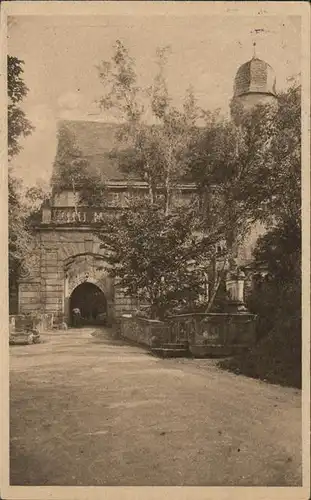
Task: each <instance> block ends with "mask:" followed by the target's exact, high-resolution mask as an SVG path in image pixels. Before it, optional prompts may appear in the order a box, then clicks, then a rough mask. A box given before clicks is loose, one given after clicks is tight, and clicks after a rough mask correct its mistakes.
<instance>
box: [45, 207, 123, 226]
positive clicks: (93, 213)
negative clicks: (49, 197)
mask: <svg viewBox="0 0 311 500" xmlns="http://www.w3.org/2000/svg"><path fill="white" fill-rule="evenodd" d="M48 211H49V212H50V213H48ZM113 212H115V211H111V210H109V209H108V210H107V209H100V208H88V207H79V208H77V209H75V208H74V207H53V208H50V209H49V210H47V209H45V213H44V212H43V213H42V222H43V223H45V224H55V225H68V224H74V225H92V224H99V223H101V222H103V221H104V220H105V219H106V218H107V216H108V217H109V216H112V215H113Z"/></svg>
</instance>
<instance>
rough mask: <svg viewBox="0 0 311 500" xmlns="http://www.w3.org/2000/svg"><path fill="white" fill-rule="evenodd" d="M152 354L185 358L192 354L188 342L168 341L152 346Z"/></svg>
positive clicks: (162, 356)
mask: <svg viewBox="0 0 311 500" xmlns="http://www.w3.org/2000/svg"><path fill="white" fill-rule="evenodd" d="M151 352H152V354H154V355H155V356H159V357H161V358H184V357H188V356H189V355H190V352H189V347H188V342H178V343H173V342H168V343H164V344H162V345H161V346H159V347H152V348H151Z"/></svg>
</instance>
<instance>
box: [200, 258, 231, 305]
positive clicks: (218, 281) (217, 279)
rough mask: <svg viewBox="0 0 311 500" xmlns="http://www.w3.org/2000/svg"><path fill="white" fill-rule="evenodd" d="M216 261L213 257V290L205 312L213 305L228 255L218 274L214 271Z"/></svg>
mask: <svg viewBox="0 0 311 500" xmlns="http://www.w3.org/2000/svg"><path fill="white" fill-rule="evenodd" d="M216 262H217V260H216V258H215V261H214V265H215V278H214V286H213V290H212V293H211V296H210V298H209V301H208V305H207V308H206V310H205V312H206V313H209V312H210V311H211V309H212V307H213V305H214V302H215V298H216V295H217V292H218V290H219V286H220V283H221V281H222V279H223V278H224V276H225V272H226V265H227V263H228V256H227V257H226V258H225V259H224V263H223V266H222V268H221V270H220V272H219V273H218V274H217V272H216Z"/></svg>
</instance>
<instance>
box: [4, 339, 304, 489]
mask: <svg viewBox="0 0 311 500" xmlns="http://www.w3.org/2000/svg"><path fill="white" fill-rule="evenodd" d="M44 340H45V342H44V343H43V344H38V345H33V346H19V347H18V346H14V347H12V348H11V351H10V352H11V361H10V362H11V377H10V384H11V484H12V485H60V486H62V485H80V486H82V485H83V486H89V485H94V486H103V485H129V486H131V485H134V486H142V485H151V486H160V485H163V486H177V485H187V486H190V485H191V486H195V485H198V486H218V485H222V486H230V485H234V486H242V485H257V486H259V485H260V486H285V485H297V486H299V485H300V484H301V467H300V458H301V457H300V450H301V442H300V425H301V424H300V422H301V420H300V415H301V409H300V404H301V401H300V396H301V394H300V391H297V390H295V389H289V388H284V387H278V386H273V385H269V384H265V383H263V382H259V381H256V380H252V379H248V378H246V377H242V376H236V375H233V374H231V373H227V372H222V371H221V370H219V369H218V368H217V367H216V366H215V363H214V362H213V361H210V360H190V359H182V360H174V359H173V360H161V359H157V358H155V357H153V356H151V355H149V354H148V353H147V352H146V351H144V350H143V349H140V348H139V347H132V346H128V345H125V344H123V343H122V342H118V341H112V340H110V339H109V334H108V333H107V337H106V339H101V340H99V339H96V338H94V337H92V336H91V330H90V329H81V330H69V331H68V332H61V333H59V332H55V333H53V334H51V335H47V336H45V338H44Z"/></svg>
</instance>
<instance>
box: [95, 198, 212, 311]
mask: <svg viewBox="0 0 311 500" xmlns="http://www.w3.org/2000/svg"><path fill="white" fill-rule="evenodd" d="M195 223H196V215H195V213H194V212H193V210H192V209H189V208H188V209H180V211H175V212H174V213H170V214H166V213H165V211H164V210H163V206H161V205H156V204H155V203H152V204H151V203H150V201H148V202H147V203H146V202H143V203H141V202H140V203H139V202H138V203H137V204H136V206H135V207H134V206H132V207H131V209H129V210H125V211H123V212H122V213H121V214H120V215H119V217H118V218H114V219H111V218H110V219H108V220H107V221H105V232H101V234H100V238H101V240H102V242H103V243H102V247H104V248H105V249H106V251H107V261H108V263H109V265H110V266H111V268H110V273H111V275H112V276H114V277H116V278H117V279H118V284H119V286H120V287H121V289H123V291H124V293H125V294H126V295H129V296H131V297H136V298H138V300H139V302H140V303H143V304H147V305H149V307H150V312H151V317H152V318H160V319H163V318H164V317H165V315H166V314H167V313H168V312H172V311H173V310H174V309H175V310H176V308H177V309H178V308H183V309H185V308H187V307H188V309H189V307H192V308H193V307H195V306H196V305H198V297H199V296H204V294H205V293H206V290H205V283H204V279H203V273H204V270H205V271H206V267H205V266H206V261H207V259H208V257H209V247H208V246H207V245H205V246H203V247H202V241H201V238H200V235H199V234H197V235H195V234H194V233H193V231H190V230H189V228H190V227H191V226H192V227H193V225H194V224H195Z"/></svg>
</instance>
